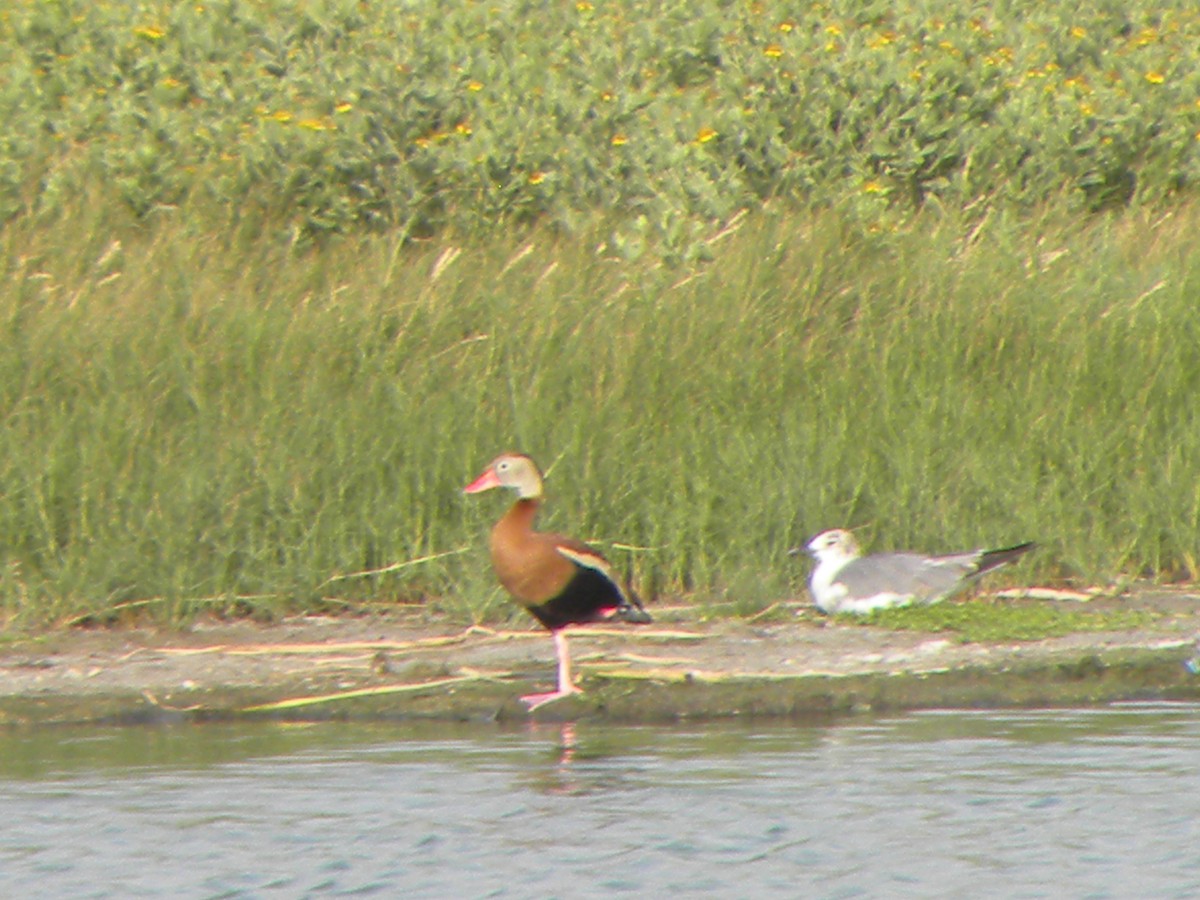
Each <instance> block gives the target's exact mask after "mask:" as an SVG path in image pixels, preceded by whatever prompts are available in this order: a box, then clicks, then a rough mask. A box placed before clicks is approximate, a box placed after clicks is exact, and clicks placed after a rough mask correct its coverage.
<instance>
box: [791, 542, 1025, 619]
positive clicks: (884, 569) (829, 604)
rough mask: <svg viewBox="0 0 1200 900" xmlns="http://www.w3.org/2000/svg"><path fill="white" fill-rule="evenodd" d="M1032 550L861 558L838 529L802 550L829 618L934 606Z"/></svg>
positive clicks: (812, 588) (820, 606)
mask: <svg viewBox="0 0 1200 900" xmlns="http://www.w3.org/2000/svg"><path fill="white" fill-rule="evenodd" d="M1033 546H1034V545H1033V543H1032V542H1027V543H1024V544H1017V545H1015V546H1013V547H1003V548H1001V549H998V550H969V551H965V552H962V553H948V554H945V555H942V556H925V555H922V554H920V553H876V554H873V555H871V556H863V555H862V552H861V551H860V550H859V547H858V541H856V540H855V539H854V535H852V534H851V533H850V532H848V531H844V530H842V529H840V528H838V529H834V530H832V531H823V532H821V533H820V534H818V535H817V536H816V537H815V538H813V539H812V540H811V541H809V542H808V546H807V548H806V549H807V550H808V552H809V553H811V554H812V555H813V557H815V558H816V560H817V565H816V567H815V568H813V571H812V574H811V575H810V576H809V581H808V585H809V590H810V591H811V592H812V597H813V602H814V603H815V604H816V606H817V609H819V610H821V612H824V613H828V614H829V615H835V614H837V613H859V614H862V613H869V612H872V611H874V610H876V609H885V608H887V607H891V606H906V605H908V604H912V603H919V604H930V603H937V602H938V601H939V600H944V599H945V598H946V597H949V596H950V595H951V594H953V593H954V592H956V591H958V590H961V589H962V588H964V587H966V586H967V585H968V584H969V583H970V582H972V581H974V580H975V579H976V578H979V577H980V576H981V575H983V574H984V573H985V572H990V571H991V570H992V569H995V568H997V567H999V566H1002V565H1004V564H1005V563H1009V562H1012V561H1013V560H1014V559H1016V558H1017V557H1019V556H1021V555H1022V554H1023V553H1026V552H1028V551H1029V550H1031V549H1033ZM799 549H800V548H796V550H793V551H792V552H793V553H797V552H799Z"/></svg>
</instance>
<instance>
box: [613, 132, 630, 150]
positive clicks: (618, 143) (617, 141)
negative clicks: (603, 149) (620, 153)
mask: <svg viewBox="0 0 1200 900" xmlns="http://www.w3.org/2000/svg"><path fill="white" fill-rule="evenodd" d="M628 143H629V138H627V137H626V136H625V135H623V134H614V135H613V136H612V145H613V146H614V147H624V146H625V145H626V144H628Z"/></svg>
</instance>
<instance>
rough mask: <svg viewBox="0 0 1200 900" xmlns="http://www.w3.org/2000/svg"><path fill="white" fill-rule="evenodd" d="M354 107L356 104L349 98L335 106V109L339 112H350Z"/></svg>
mask: <svg viewBox="0 0 1200 900" xmlns="http://www.w3.org/2000/svg"><path fill="white" fill-rule="evenodd" d="M352 109H354V104H353V103H351V102H350V101H349V100H343V101H342V102H341V103H339V104H338V105H337V106H335V107H334V108H333V111H334V112H339V113H348V112H350V110H352Z"/></svg>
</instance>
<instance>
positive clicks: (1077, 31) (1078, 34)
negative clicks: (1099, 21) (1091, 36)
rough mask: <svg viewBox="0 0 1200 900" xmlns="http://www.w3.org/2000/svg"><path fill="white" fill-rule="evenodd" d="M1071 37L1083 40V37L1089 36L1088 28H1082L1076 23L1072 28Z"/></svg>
mask: <svg viewBox="0 0 1200 900" xmlns="http://www.w3.org/2000/svg"><path fill="white" fill-rule="evenodd" d="M1071 37H1073V38H1076V39H1080V40H1082V39H1083V38H1085V37H1087V29H1086V28H1080V27H1079V26H1078V25H1076V26H1075V27H1074V28H1072V29H1071Z"/></svg>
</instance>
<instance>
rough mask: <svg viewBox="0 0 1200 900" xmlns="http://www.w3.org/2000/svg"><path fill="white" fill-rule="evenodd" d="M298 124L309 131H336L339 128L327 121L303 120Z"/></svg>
mask: <svg viewBox="0 0 1200 900" xmlns="http://www.w3.org/2000/svg"><path fill="white" fill-rule="evenodd" d="M296 124H297V125H299V126H300V127H301V128H307V129H308V130H309V131H334V130H335V129H336V127H337V126H335V125H334V124H333V123H332V122H330V121H328V120H327V119H301V120H300V121H299V122H297V123H296Z"/></svg>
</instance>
